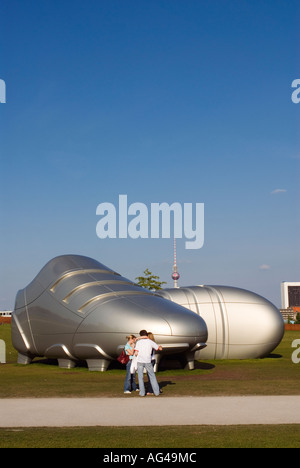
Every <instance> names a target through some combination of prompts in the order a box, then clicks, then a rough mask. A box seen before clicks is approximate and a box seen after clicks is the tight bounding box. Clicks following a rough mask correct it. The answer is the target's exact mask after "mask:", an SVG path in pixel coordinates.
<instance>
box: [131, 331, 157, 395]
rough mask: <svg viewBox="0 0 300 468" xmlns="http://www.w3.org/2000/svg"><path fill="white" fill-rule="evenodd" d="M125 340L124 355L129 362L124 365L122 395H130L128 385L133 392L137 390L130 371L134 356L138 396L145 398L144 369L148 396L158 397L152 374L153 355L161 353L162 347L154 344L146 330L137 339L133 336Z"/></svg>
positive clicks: (155, 382) (133, 376)
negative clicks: (148, 386) (124, 375)
mask: <svg viewBox="0 0 300 468" xmlns="http://www.w3.org/2000/svg"><path fill="white" fill-rule="evenodd" d="M151 338H152V339H151ZM127 339H128V343H127V344H126V346H125V353H126V354H127V355H128V356H129V361H128V363H127V364H126V370H127V373H126V378H125V384H124V393H130V385H131V388H132V390H133V391H136V390H137V388H136V383H135V373H133V374H132V373H131V370H130V369H131V364H132V359H133V358H134V356H136V361H137V373H138V380H139V387H140V396H142V397H143V396H145V384H144V369H146V372H147V374H148V378H149V384H150V389H149V391H148V394H152V393H154V395H155V396H158V395H159V394H160V389H159V385H158V382H157V379H156V376H155V373H154V364H155V359H154V353H155V351H157V350H159V351H161V350H162V347H161V346H159V345H158V344H157V343H155V341H154V337H153V335H152V334H151V333H147V331H146V330H141V331H140V337H139V338H136V337H135V336H134V335H130V336H129V337H128V338H127ZM151 387H152V391H151Z"/></svg>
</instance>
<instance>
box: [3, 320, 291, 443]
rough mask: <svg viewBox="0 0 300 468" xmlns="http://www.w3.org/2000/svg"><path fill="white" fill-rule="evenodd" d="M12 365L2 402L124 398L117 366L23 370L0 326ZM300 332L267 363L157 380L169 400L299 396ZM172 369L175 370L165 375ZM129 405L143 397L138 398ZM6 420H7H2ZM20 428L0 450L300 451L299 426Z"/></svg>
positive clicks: (6, 369) (219, 365)
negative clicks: (296, 344)
mask: <svg viewBox="0 0 300 468" xmlns="http://www.w3.org/2000/svg"><path fill="white" fill-rule="evenodd" d="M0 339H3V340H4V341H5V343H6V358H7V364H0V382H1V384H0V398H12V397H54V396H62V397H71V396H73V397H74V396H76V397H78V396H81V397H88V396H93V397H99V398H101V397H124V399H126V398H128V396H127V395H126V396H124V394H123V384H124V378H125V370H124V368H122V367H121V366H118V364H115V365H114V366H112V368H111V369H110V370H108V371H107V372H104V373H101V372H90V371H89V370H88V368H87V367H86V366H85V365H84V364H82V365H81V366H78V367H75V368H74V369H70V370H66V369H60V368H59V367H58V365H57V363H56V361H50V360H47V359H35V360H34V361H33V363H32V364H30V365H28V366H23V365H19V364H17V352H16V351H15V350H14V348H13V347H12V344H11V338H10V325H1V326H0ZM296 339H300V332H299V331H286V332H285V335H284V338H283V340H282V342H281V343H280V345H279V346H278V348H277V349H276V350H274V351H273V353H272V354H271V355H270V356H268V357H267V358H265V359H253V360H244V361H236V360H230V361H199V362H197V363H196V369H195V370H194V371H186V370H182V369H181V368H180V366H179V362H177V361H169V362H167V363H165V368H164V369H161V370H160V371H159V372H158V373H157V378H158V381H159V383H160V386H161V388H162V390H163V395H162V397H163V398H164V397H165V396H183V395H184V396H188V395H190V396H207V395H210V396H211V395H299V394H300V364H294V363H293V362H292V359H291V357H292V353H293V351H294V348H292V342H293V341H294V340H296ZM167 367H169V369H167ZM129 398H138V394H135V393H133V394H132V395H130V396H129ZM0 417H1V416H0ZM128 430H129V431H130V434H131V437H130V439H129V438H128V431H127V430H126V428H116V427H112V428H107V427H92V428H85V427H82V428H79V427H76V428H22V429H21V428H15V429H0V448H5V447H91V448H93V447H98V448H101V447H102V448H126V447H128V448H129V447H130V448H132V447H134V448H139V447H141V448H200V447H250V448H251V447H268V448H270V447H299V445H300V444H299V440H300V425H268V426H265V425H263V426H260V425H252V426H184V427H173V426H169V427H164V426H163V427H160V428H159V430H158V428H155V427H143V428H141V427H139V428H135V427H134V423H133V424H132V425H131V427H130V428H128Z"/></svg>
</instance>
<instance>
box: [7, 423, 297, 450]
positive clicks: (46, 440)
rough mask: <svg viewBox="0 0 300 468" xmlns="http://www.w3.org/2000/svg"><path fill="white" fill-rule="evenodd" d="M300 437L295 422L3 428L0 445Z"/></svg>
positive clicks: (196, 444) (242, 442)
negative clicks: (230, 424) (182, 425)
mask: <svg viewBox="0 0 300 468" xmlns="http://www.w3.org/2000/svg"><path fill="white" fill-rule="evenodd" d="M129 434H130V437H129V436H128V435H129ZM299 439H300V425H293V424H292V425H290V424H287V425H279V426H277V425H251V426H184V427H176V426H162V427H159V428H156V427H139V428H136V427H134V426H131V427H130V428H124V427H122V428H121V427H74V428H69V427H68V428H61V427H59V428H24V429H23V428H22V429H0V448H6V447H10V448H26V447H28V448H112V449H113V448H128V449H132V448H154V449H155V448H158V449H162V448H167V449H170V448H177V449H181V448H194V449H197V448H280V447H281V448H297V447H299ZM132 451H133V450H132Z"/></svg>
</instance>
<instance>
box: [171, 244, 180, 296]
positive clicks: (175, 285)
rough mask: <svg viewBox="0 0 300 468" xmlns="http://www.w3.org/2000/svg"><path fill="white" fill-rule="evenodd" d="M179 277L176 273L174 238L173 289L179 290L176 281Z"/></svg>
mask: <svg viewBox="0 0 300 468" xmlns="http://www.w3.org/2000/svg"><path fill="white" fill-rule="evenodd" d="M179 278H180V275H179V273H178V271H177V261H176V238H175V237H174V266H173V273H172V279H173V280H174V288H179V286H178V283H177V281H178V280H179Z"/></svg>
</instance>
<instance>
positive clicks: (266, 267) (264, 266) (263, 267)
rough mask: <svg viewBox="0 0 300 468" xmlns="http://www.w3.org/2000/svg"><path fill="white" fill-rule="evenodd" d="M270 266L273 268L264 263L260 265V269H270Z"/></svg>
mask: <svg viewBox="0 0 300 468" xmlns="http://www.w3.org/2000/svg"><path fill="white" fill-rule="evenodd" d="M270 268H271V267H270V265H266V264H265V263H263V264H262V265H260V267H259V269H260V270H270Z"/></svg>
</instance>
